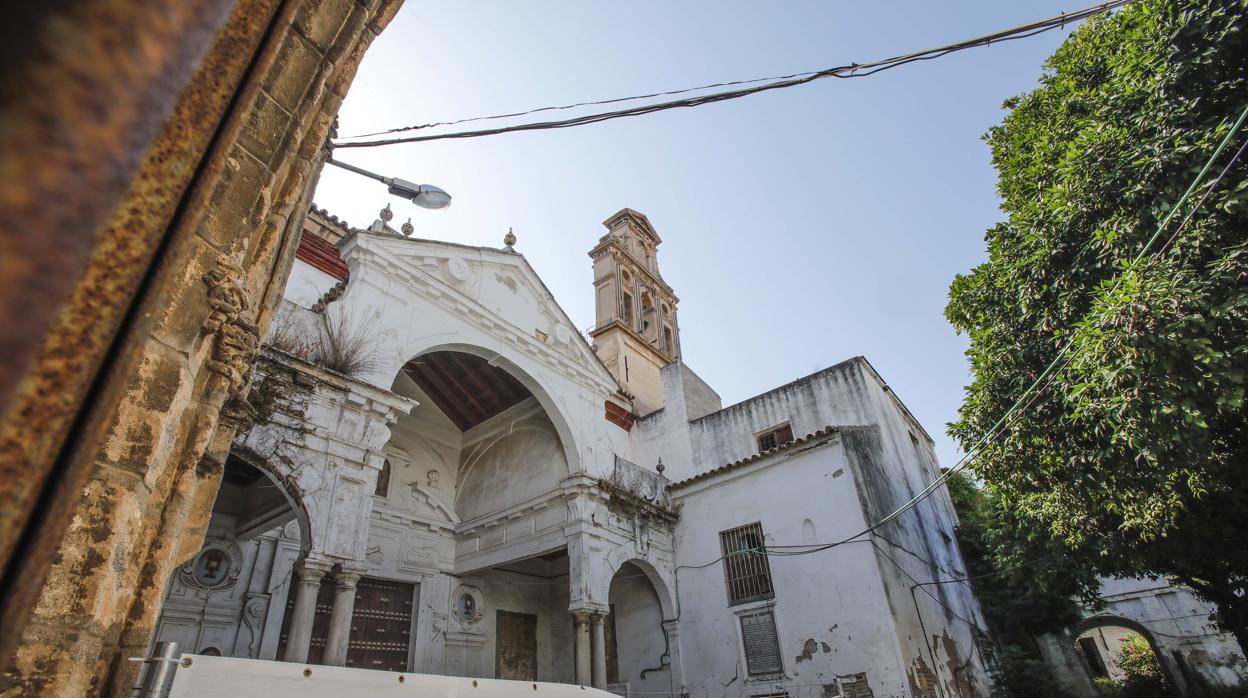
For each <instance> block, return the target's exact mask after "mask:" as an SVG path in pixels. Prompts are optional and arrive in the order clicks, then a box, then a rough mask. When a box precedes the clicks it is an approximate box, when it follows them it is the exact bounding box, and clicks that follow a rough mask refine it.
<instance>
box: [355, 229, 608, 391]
mask: <svg viewBox="0 0 1248 698" xmlns="http://www.w3.org/2000/svg"><path fill="white" fill-rule="evenodd" d="M353 237H354V238H355V239H354V240H349V241H348V242H347V244H346V245H344V253H345V254H346V255H347V256H350V255H351V254H353V252H352V251H351V250H352V248H366V249H369V250H371V251H373V252H374V253H376V255H375V256H376V258H377V259H379V260H386V261H387V262H388V264H387V265H386V266H387V267H388V268H387V271H386V273H388V274H394V275H399V276H404V277H411V278H410V280H412V281H417V280H418V281H420V282H421V283H422V284H424V285H426V286H428V287H429V288H430V290H431V291H435V293H431V294H430V295H431V297H432V296H435V295H436V296H438V297H440V298H441V297H443V296H448V295H449V296H451V297H455V298H457V299H458V300H460V301H462V302H466V303H469V304H471V305H474V306H477V307H479V308H480V309H481V310H482V311H484V312H485V314H486V315H487V316H489V317H490V318H492V319H495V320H497V321H501V322H502V323H504V324H505V325H506V326H508V327H509V328H510V329H511V330H513V331H514V332H515V333H516V334H518V335H521V336H523V337H525V338H527V339H531V340H534V341H536V342H537V343H538V344H540V345H542V346H544V347H546V348H548V349H549V350H551V351H553V352H556V353H559V354H563V355H564V356H565V357H567V358H568V359H571V360H572V361H574V362H575V363H577V364H579V365H581V366H583V367H585V368H586V369H588V370H589V371H591V372H593V373H594V374H596V375H597V376H598V377H599V378H600V379H603V380H606V381H609V382H610V384H612V385H615V379H614V377H613V376H611V374H610V372H609V371H607V369H606V368H605V367H604V366H603V365H602V362H601V361H599V360H598V357H597V356H596V355H595V354H594V353H593V351H592V350H591V349H590V347H589V345H588V344H587V343H586V341H585V340H584V338H583V337H582V335H581V333H580V331H579V330H578V329H577V328H576V325H574V324H573V323H572V321H571V319H570V318H569V317H568V315H567V313H566V312H564V310H563V308H562V307H561V306H560V305H559V303H558V301H556V300H555V298H554V296H553V295H552V294H551V293H550V290H549V289H548V288H547V287H546V285H545V284H544V283H543V282H542V280H541V277H539V276H538V275H537V272H535V271H534V270H533V267H532V266H530V265H529V262H528V260H526V259H525V258H524V255H521V254H519V253H516V252H509V251H506V250H498V249H494V248H489V247H473V246H470V245H459V244H456V243H449V242H441V241H436V240H423V239H418V238H402V237H397V236H393V235H388V234H384V233H383V234H378V233H370V232H366V231H357V232H356V233H355V234H354V236H353Z"/></svg>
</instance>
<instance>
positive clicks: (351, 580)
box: [334, 562, 368, 589]
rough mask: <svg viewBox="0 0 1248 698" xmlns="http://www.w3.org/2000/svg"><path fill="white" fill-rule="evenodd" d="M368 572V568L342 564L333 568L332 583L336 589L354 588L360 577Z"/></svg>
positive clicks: (354, 564)
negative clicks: (335, 585)
mask: <svg viewBox="0 0 1248 698" xmlns="http://www.w3.org/2000/svg"><path fill="white" fill-rule="evenodd" d="M366 572H368V568H367V567H365V566H364V565H361V564H359V563H355V562H344V563H341V564H339V565H337V566H335V567H334V583H335V584H337V586H338V588H340V589H341V588H343V587H348V588H352V589H354V588H355V585H356V584H357V583H359V581H360V577H363V576H364V573H366Z"/></svg>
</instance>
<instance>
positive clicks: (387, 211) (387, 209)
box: [377, 204, 394, 223]
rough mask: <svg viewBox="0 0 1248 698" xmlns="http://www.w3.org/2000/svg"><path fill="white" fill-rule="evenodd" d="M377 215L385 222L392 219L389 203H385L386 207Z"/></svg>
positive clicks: (392, 213) (392, 214) (392, 212)
mask: <svg viewBox="0 0 1248 698" xmlns="http://www.w3.org/2000/svg"><path fill="white" fill-rule="evenodd" d="M377 215H379V216H381V220H383V221H385V222H387V223H389V222H390V221H392V220H394V211H391V210H390V204H386V207H385V208H383V209H381V213H379V214H377Z"/></svg>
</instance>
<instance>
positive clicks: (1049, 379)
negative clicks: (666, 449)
mask: <svg viewBox="0 0 1248 698" xmlns="http://www.w3.org/2000/svg"><path fill="white" fill-rule="evenodd" d="M1245 121H1248V106H1246V107H1245V108H1244V110H1243V111H1242V112H1240V114H1239V117H1238V118H1237V119H1236V120H1235V122H1234V124H1233V125H1232V126H1231V128H1230V130H1229V131H1227V134H1226V136H1225V137H1223V138H1222V140H1221V142H1219V143H1218V147H1217V148H1215V149H1214V151H1213V154H1212V155H1210V156H1209V159H1208V160H1207V161H1206V162H1205V165H1204V167H1202V168H1201V170H1200V173H1199V174H1197V175H1196V177H1195V178H1193V180H1192V183H1191V184H1190V185H1189V186H1188V188H1187V190H1186V191H1185V192H1183V195H1182V196H1181V197H1179V200H1178V201H1176V202H1175V204H1174V206H1173V207H1172V208H1171V209H1170V212H1169V213H1167V214H1166V216H1165V218H1163V219H1162V221H1161V223H1159V224H1158V226H1157V229H1156V230H1155V231H1154V232H1153V235H1152V237H1150V238H1149V239H1148V241H1147V242H1145V243H1144V246H1143V247H1141V248H1140V251H1139V252H1138V253H1136V255H1135V257H1134V258H1132V260H1131V262H1130V264H1128V265H1127V268H1126V270H1125V271H1124V272H1123V273H1122V274H1120V275H1119V276H1118V277H1117V278H1116V279H1115V280H1114V283H1113V286H1111V287H1110V289H1109V291H1107V292H1106V294H1105V297H1107V298H1108V297H1111V296H1113V294H1114V293H1115V292H1116V291H1117V290H1118V288H1119V286H1121V285H1122V282H1123V280H1124V279H1125V278H1126V276H1127V274H1128V273H1130V272H1131V271H1132V270H1133V269H1134V268H1135V267H1136V265H1137V264H1139V263H1140V262H1141V261H1142V260H1143V259H1144V258H1145V257H1146V256H1147V255H1148V254H1149V251H1150V250H1151V249H1152V247H1153V245H1154V244H1155V243H1156V242H1157V240H1159V239H1161V235H1162V233H1163V232H1165V230H1166V228H1167V227H1168V226H1169V225H1170V222H1171V221H1172V220H1174V218H1175V216H1177V215H1178V213H1179V211H1180V210H1181V209H1182V208H1183V204H1184V203H1185V202H1186V201H1187V200H1188V198H1189V197H1191V195H1192V194H1193V193H1194V192H1195V191H1196V189H1197V188H1198V187H1199V186H1200V183H1201V181H1203V180H1204V178H1205V175H1207V174H1208V173H1209V171H1210V170H1211V169H1212V168H1213V165H1214V163H1215V162H1217V160H1218V157H1219V156H1221V155H1222V152H1223V151H1224V150H1226V146H1227V145H1229V144H1230V142H1231V139H1232V138H1234V137H1235V136H1236V135H1237V134H1238V133H1239V131H1240V129H1241V127H1243V125H1244V123H1245ZM1246 152H1248V139H1245V141H1244V143H1243V144H1242V145H1241V146H1240V148H1239V149H1238V150H1237V151H1236V152H1235V154H1234V155H1233V156H1232V157H1231V159H1230V161H1229V162H1227V164H1226V166H1225V167H1223V168H1222V171H1221V172H1220V173H1219V174H1218V176H1217V177H1216V178H1214V180H1213V181H1212V182H1211V183H1210V184H1209V186H1208V187H1206V188H1205V191H1204V193H1203V194H1202V196H1201V197H1200V199H1199V200H1198V201H1197V202H1196V204H1195V205H1194V206H1192V208H1191V210H1189V211H1188V212H1187V215H1186V216H1184V217H1183V220H1182V222H1180V224H1179V226H1178V227H1177V228H1176V229H1175V231H1174V233H1173V234H1172V235H1171V236H1170V238H1169V239H1168V240H1166V242H1165V244H1163V245H1162V246H1161V248H1160V249H1159V250H1158V251H1157V254H1158V255H1161V254H1165V253H1166V252H1167V251H1168V250H1169V248H1170V246H1171V245H1172V244H1173V243H1174V241H1175V240H1176V239H1177V238H1178V236H1179V234H1180V233H1182V232H1183V230H1184V228H1186V227H1187V224H1188V223H1189V222H1191V220H1192V218H1193V217H1194V216H1195V215H1196V212H1197V211H1199V210H1200V208H1201V207H1202V206H1203V205H1204V203H1205V201H1206V200H1208V198H1209V196H1210V195H1211V194H1212V193H1213V192H1214V191H1216V190H1217V187H1218V185H1219V184H1221V183H1222V181H1223V180H1224V179H1225V178H1226V175H1227V174H1229V173H1230V171H1231V168H1233V167H1234V166H1235V163H1236V162H1238V161H1239V159H1240V158H1241V157H1242V156H1243V155H1244V154H1245V153H1246ZM1073 346H1074V338H1073V337H1071V338H1069V339H1067V340H1066V342H1065V344H1063V345H1062V347H1061V349H1060V350H1058V353H1057V356H1055V357H1054V358H1053V360H1052V361H1051V362H1050V363H1049V364H1048V366H1046V367H1045V369H1044V370H1043V371H1042V372H1041V373H1040V375H1039V376H1037V377H1036V379H1035V380H1034V381H1032V383H1031V385H1029V386H1028V387H1027V389H1026V390H1024V391H1023V393H1022V394H1021V395H1019V396H1018V398H1017V399H1015V401H1014V403H1013V404H1012V405H1010V408H1009V409H1007V410H1006V411H1005V414H1003V415H1002V416H1001V418H1000V419H998V420H997V421H996V423H994V424H993V425H992V427H990V428H989V429H988V431H987V433H985V434H984V436H982V437H980V439H979V440H978V441H976V442H975V443H974V444H973V445H972V446H971V448H970V449H968V450H967V452H966V453H965V454H963V456H962V457H961V458H959V459H958V461H957V463H955V464H954V465H953V466H952V467H950V468H948V469H947V470H945V472H944V473H942V474H941V476H940V477H938V478H936V479H935V480H933V481H932V482H931V484H929V485H928V486H927V487H924V488H923V490H922V491H921V492H919V493H918V494H916V495H914V496H913V497H911V498H910V500H909V501H907V502H906V503H905V504H902V505H901V506H899V507H897V508H896V509H894V510H893V511H892V512H891V513H889V514H888V515H886V516H884V517H882V518H881V519H879V520H878V521H876V522H875V523H873V524H871V525H870V526H868V527H867V528H865V529H863V530H862V531H859V532H858V533H855V534H854V535H852V536H848V537H846V538H842V539H841V540H838V541H835V542H832V543H810V544H806V545H772V546H767V549H766V550H765V552H766V554H767V555H769V556H776V557H790V556H797V555H810V554H813V553H818V552H822V551H824V550H830V549H832V548H836V547H839V546H842V545H845V544H847V543H859V542H866V541H865V540H863V536H866V535H868V534H870V533H873V532H874V531H876V530H878V529H880V528H881V527H883V526H885V525H886V524H888V523H889V522H891V521H893V520H894V519H896V518H897V517H899V516H901V515H902V514H904V513H906V512H907V511H909V510H911V509H913V508H914V507H916V506H918V505H919V504H920V503H921V502H922V501H923V500H924V499H927V498H928V497H930V496H931V495H932V493H934V492H936V491H937V490H938V489H940V488H941V487H943V486H944V485H945V484H946V483H948V482H949V480H951V479H953V477H954V476H955V475H957V474H958V473H959V472H961V471H963V470H965V469H966V468H967V467H968V466H969V465H970V463H971V461H972V460H974V458H975V457H976V456H978V455H979V454H980V453H981V452H983V449H984V447H986V446H987V445H988V444H989V443H990V442H991V441H993V440H994V439H996V438H997V437H998V436H1000V435H1001V434H1002V433H1004V432H1005V431H1006V430H1007V429H1009V427H1010V426H1012V425H1013V424H1014V422H1015V421H1017V420H1018V419H1019V418H1020V417H1021V416H1022V415H1023V414H1024V413H1025V412H1026V411H1027V410H1028V409H1030V408H1031V405H1032V404H1034V403H1035V401H1036V400H1037V399H1039V397H1040V396H1041V395H1042V394H1043V393H1044V391H1045V390H1047V389H1048V388H1049V386H1051V385H1052V384H1053V383H1054V382H1055V381H1056V380H1057V376H1058V374H1059V373H1060V372H1061V371H1063V370H1064V369H1065V368H1066V366H1068V365H1069V364H1070V362H1071V360H1072V359H1073V358H1074V355H1073V354H1071V353H1070V350H1071V348H1072V347H1073ZM1059 364H1060V365H1059ZM754 552H755V551H752V550H746V551H739V552H738V553H728V554H725V555H721V556H720V557H717V558H715V559H714V560H711V561H710V562H706V563H703V564H700V565H681V566H680V567H678V568H677V569H678V570H679V569H700V568H703V567H709V566H711V565H713V564H715V563H717V562H719V561H720V560H723V559H724V558H726V557H729V556H730V555H735V554H743V555H744V554H753V553H754ZM1041 559H1047V558H1041ZM1039 561H1040V560H1034V561H1032V562H1029V563H1025V564H1032V563H1034V562H1039ZM1000 573H1001V572H994V573H992V574H989V575H980V576H981V577H984V576H995V575H996V574H1000ZM978 578H979V577H968V578H966V579H960V580H951V581H970V580H972V579H978ZM940 583H942V584H943V583H946V582H940Z"/></svg>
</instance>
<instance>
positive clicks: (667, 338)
mask: <svg viewBox="0 0 1248 698" xmlns="http://www.w3.org/2000/svg"><path fill="white" fill-rule="evenodd" d="M663 349H665V350H666V351H676V345H675V344H674V343H673V342H672V328H671V326H670V325H664V326H663Z"/></svg>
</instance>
